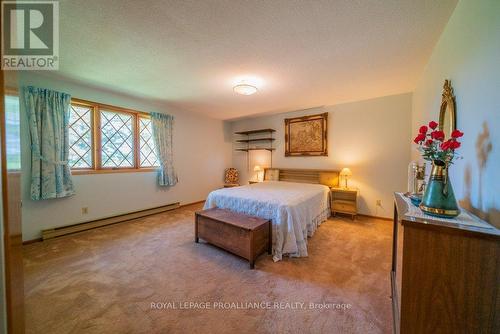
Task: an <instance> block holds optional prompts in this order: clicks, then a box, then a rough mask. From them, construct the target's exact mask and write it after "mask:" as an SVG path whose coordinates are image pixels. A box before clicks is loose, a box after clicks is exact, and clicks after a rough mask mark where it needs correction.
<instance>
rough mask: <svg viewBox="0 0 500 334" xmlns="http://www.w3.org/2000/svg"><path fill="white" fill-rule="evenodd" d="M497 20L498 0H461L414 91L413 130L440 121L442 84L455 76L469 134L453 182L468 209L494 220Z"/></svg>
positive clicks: (498, 135)
mask: <svg viewBox="0 0 500 334" xmlns="http://www.w3.org/2000/svg"><path fill="white" fill-rule="evenodd" d="M499 18H500V1H498V0H481V1H476V0H465V1H464V0H462V1H460V2H459V3H458V5H457V7H456V9H455V11H454V12H453V14H452V16H451V18H450V20H449V22H448V24H447V26H446V28H445V29H444V31H443V34H442V35H441V38H440V40H439V41H438V43H437V45H436V47H435V48H434V51H433V53H432V55H431V58H430V60H429V63H428V64H427V67H426V69H425V71H424V73H423V75H422V77H421V79H420V82H419V84H418V85H417V88H416V89H415V92H414V95H413V116H412V129H413V132H414V134H415V133H416V132H417V129H418V126H419V125H420V124H423V123H425V122H428V121H429V120H431V119H434V120H436V121H437V120H438V118H439V105H440V103H441V91H442V85H443V82H444V80H445V79H451V83H452V86H453V88H454V91H455V95H456V107H457V108H456V109H457V127H458V128H459V129H460V130H462V131H463V132H464V133H465V135H464V137H463V140H462V147H461V148H460V150H459V151H458V152H459V153H460V154H461V155H462V156H463V157H464V158H463V160H458V161H457V162H456V163H455V164H454V166H453V167H452V168H451V171H450V176H451V181H452V184H453V187H454V190H455V193H456V195H457V198H458V199H459V200H461V202H462V204H463V205H465V206H469V205H471V206H472V207H470V209H472V210H473V211H475V212H476V213H477V214H480V215H483V217H484V218H486V219H488V220H490V221H491V222H495V221H496V223H498V222H499V216H498V215H499V210H500V196H499V189H500V177H499V172H500V150H499V144H500V131H499V129H500V97H499V92H500V19H499ZM487 133H489V134H488V135H486V134H487ZM482 137H485V138H487V142H489V143H491V145H492V146H491V148H492V149H491V152H490V153H489V154H488V156H487V159H486V161H485V160H484V159H479V152H480V149H479V147H478V143H479V141H480V138H482ZM413 154H414V156H415V157H416V156H417V153H416V152H413ZM481 161H483V164H481ZM495 217H496V218H495Z"/></svg>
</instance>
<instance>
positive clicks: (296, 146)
mask: <svg viewBox="0 0 500 334" xmlns="http://www.w3.org/2000/svg"><path fill="white" fill-rule="evenodd" d="M327 144H328V113H324V114H318V115H310V116H302V117H295V118H285V156H286V157H293V156H328V147H327Z"/></svg>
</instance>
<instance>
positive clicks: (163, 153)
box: [151, 112, 178, 186]
mask: <svg viewBox="0 0 500 334" xmlns="http://www.w3.org/2000/svg"><path fill="white" fill-rule="evenodd" d="M173 123H174V117H173V116H170V115H165V114H160V113H154V112H153V113H151V125H152V127H153V138H154V141H155V145H156V154H157V155H158V159H159V160H160V169H158V184H159V185H160V186H173V185H175V184H176V183H177V181H178V179H177V174H175V170H174V155H173V152H172V128H173Z"/></svg>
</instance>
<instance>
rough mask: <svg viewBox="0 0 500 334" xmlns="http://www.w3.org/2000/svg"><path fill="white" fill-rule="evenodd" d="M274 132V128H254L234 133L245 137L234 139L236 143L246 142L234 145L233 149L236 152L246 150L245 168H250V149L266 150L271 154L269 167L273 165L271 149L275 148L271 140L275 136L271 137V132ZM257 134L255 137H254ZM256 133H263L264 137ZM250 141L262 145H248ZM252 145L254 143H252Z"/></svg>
mask: <svg viewBox="0 0 500 334" xmlns="http://www.w3.org/2000/svg"><path fill="white" fill-rule="evenodd" d="M274 132H276V130H274V129H256V130H248V131H238V132H235V133H234V134H235V135H239V136H245V137H246V138H245V139H236V141H235V142H236V144H240V145H241V144H246V145H244V146H239V147H236V148H235V149H234V150H235V151H238V152H246V155H247V168H248V170H250V159H249V154H250V152H251V151H262V150H265V151H268V152H269V153H270V154H271V167H272V166H273V151H274V150H276V148H274V147H273V142H274V141H275V140H276V138H273V134H274ZM255 135H257V137H255ZM258 135H265V137H262V136H261V137H258ZM250 143H260V145H262V146H260V147H259V146H257V145H256V146H257V147H250ZM252 146H254V145H252Z"/></svg>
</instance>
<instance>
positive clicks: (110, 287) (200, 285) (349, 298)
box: [24, 205, 392, 333]
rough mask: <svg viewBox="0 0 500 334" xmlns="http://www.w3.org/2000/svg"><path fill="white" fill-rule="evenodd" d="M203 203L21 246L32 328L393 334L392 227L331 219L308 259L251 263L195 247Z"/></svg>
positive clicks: (28, 325)
mask: <svg viewBox="0 0 500 334" xmlns="http://www.w3.org/2000/svg"><path fill="white" fill-rule="evenodd" d="M200 208H201V205H194V206H190V207H185V208H182V209H179V210H176V211H171V212H168V213H164V214H159V215H155V216H150V217H147V218H143V219H139V220H136V221H132V222H127V223H122V224H117V225H113V226H110V227H106V228H101V229H97V230H92V231H88V232H84V233H80V234H78V235H72V236H67V237H63V238H59V239H56V240H50V241H45V242H39V243H36V244H31V245H27V246H25V266H24V269H25V294H26V328H27V333H390V332H391V324H392V317H391V303H390V298H389V296H390V280H389V271H390V258H391V223H390V222H388V221H382V220H376V219H369V218H364V217H361V218H359V219H358V220H357V221H355V222H352V221H351V220H350V219H349V218H335V219H331V220H329V221H327V222H325V223H324V224H323V225H322V226H321V227H320V228H319V229H318V231H317V232H316V234H315V235H314V236H313V237H312V238H310V239H309V246H308V247H309V257H308V258H295V259H290V258H286V259H285V260H284V261H282V262H278V263H273V262H272V260H271V257H270V256H267V255H262V256H261V257H260V258H259V260H258V261H257V263H256V270H249V269H248V262H246V261H244V260H242V259H240V258H238V257H236V256H234V255H231V254H228V253H226V252H224V251H222V250H220V249H218V248H215V247H213V246H210V245H207V244H204V243H200V244H195V243H194V240H193V234H194V231H193V226H194V223H193V218H194V211H195V210H197V209H200ZM157 302H163V303H170V304H163V305H164V307H165V308H167V309H163V310H159V309H154V308H152V306H151V303H157ZM182 302H188V303H189V302H196V303H198V304H197V305H194V307H191V308H189V304H187V305H181V304H180V303H182ZM205 302H206V303H208V306H211V309H201V308H200V307H203V306H204V305H205V306H206V304H201V303H205ZM223 302H226V303H228V304H222V303H223ZM251 302H256V303H259V304H258V305H256V304H250V303H251ZM230 303H233V304H232V305H231V304H230ZM274 303H280V304H274ZM300 303H304V304H303V306H302V305H301V304H300ZM310 303H317V304H318V305H322V306H323V307H333V308H323V309H310ZM156 305H161V304H156ZM252 305H253V306H254V307H253V308H252ZM181 306H183V308H182V309H180V307H181ZM299 306H302V307H299ZM168 307H170V309H168ZM172 307H177V309H171V308H172ZM196 307H198V308H196ZM231 307H233V308H231ZM234 307H238V308H234ZM258 307H260V308H258ZM291 307H298V308H295V309H291ZM348 307H349V308H348ZM339 308H340V309H339ZM342 308H343V309H342Z"/></svg>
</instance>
